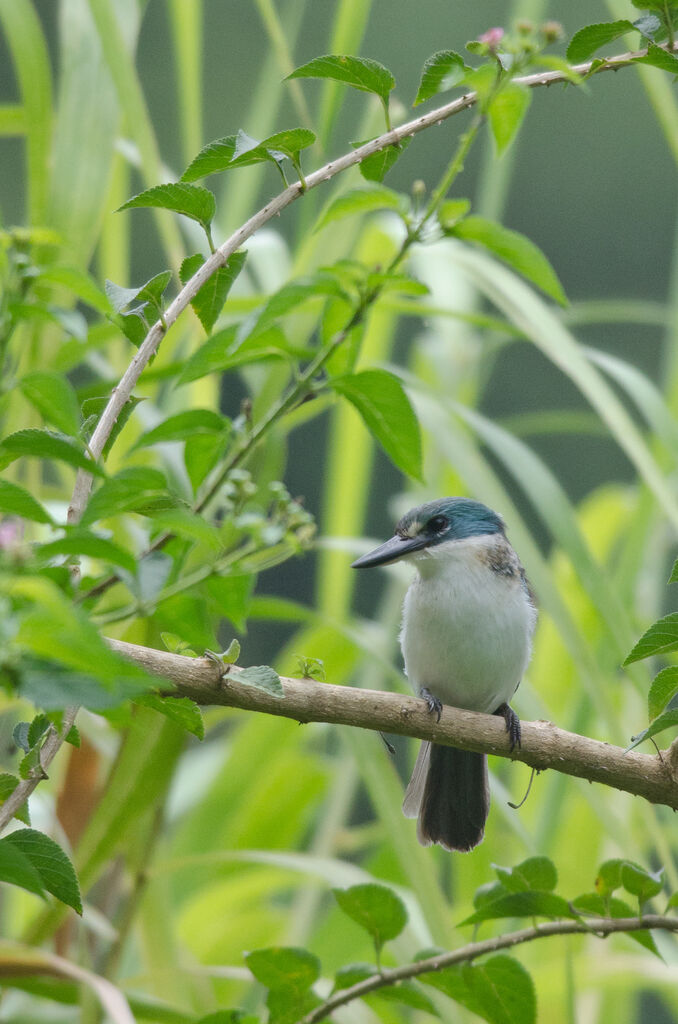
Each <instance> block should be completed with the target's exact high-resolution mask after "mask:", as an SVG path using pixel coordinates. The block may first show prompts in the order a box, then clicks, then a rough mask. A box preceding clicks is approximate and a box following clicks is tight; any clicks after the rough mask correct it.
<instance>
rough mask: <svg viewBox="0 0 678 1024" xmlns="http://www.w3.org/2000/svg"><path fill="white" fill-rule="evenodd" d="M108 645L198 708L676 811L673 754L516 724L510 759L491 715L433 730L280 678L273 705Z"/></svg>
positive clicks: (377, 693)
mask: <svg viewBox="0 0 678 1024" xmlns="http://www.w3.org/2000/svg"><path fill="white" fill-rule="evenodd" d="M108 643H109V644H110V646H111V647H112V649H113V650H114V651H117V652H118V653H119V654H121V655H123V656H124V657H126V658H129V659H130V660H132V661H135V662H136V663H137V664H139V665H142V666H143V667H144V668H145V669H146V670H147V671H149V672H151V673H153V674H154V675H159V676H162V677H163V678H165V679H169V680H171V681H172V682H173V683H175V684H176V686H177V689H178V692H179V693H180V694H182V695H185V696H188V697H192V698H193V700H195V701H196V702H197V703H198V704H220V705H224V706H226V707H234V708H242V709H243V710H246V711H263V712H265V713H266V714H269V715H282V716H283V717H284V718H292V719H295V720H296V721H298V722H304V723H305V722H330V723H332V724H333V725H351V726H357V727H358V728H361V729H373V730H376V731H379V732H386V733H393V734H397V735H402V736H414V737H417V738H419V739H422V740H433V741H434V742H435V743H440V744H442V745H444V746H451V747H459V748H461V749H462V750H477V751H480V752H482V753H485V754H496V755H498V756H499V757H508V758H511V759H512V760H514V761H522V762H523V763H524V764H527V765H530V767H532V768H536V769H537V770H538V771H544V770H545V769H546V768H553V769H555V770H556V771H559V772H564V773H565V774H566V775H574V776H576V777H577V778H580V779H588V780H589V782H602V783H603V784H604V785H606V786H612V787H613V788H614V789H618V790H623V791H624V792H627V793H633V794H634V795H635V796H642V797H645V799H646V800H649V801H650V802H651V803H655V804H666V805H667V806H668V807H672V808H673V809H674V810H678V761H677V759H676V758H675V757H674V756H673V751H665V752H664V754H663V755H654V756H653V755H650V754H639V753H636V752H635V751H629V752H628V753H626V752H625V751H624V750H623V749H622V748H621V747H615V746H612V745H611V744H609V743H601V742H600V741H599V740H592V739H589V738H588V737H586V736H579V735H577V734H576V733H572V732H566V731H565V730H564V729H558V728H557V727H556V726H555V725H553V724H552V723H551V722H523V723H522V745H521V747H520V749H518V750H514V751H510V750H509V740H508V736H507V734H506V729H505V727H504V721H503V719H500V718H496V717H495V716H493V715H481V714H477V713H475V712H472V711H462V710H460V709H457V708H443V712H442V715H441V718H440V722H436V720H435V717H434V716H433V715H431V714H429V712H428V711H427V709H426V705H425V703H424V702H423V701H421V700H419V699H417V698H416V697H408V696H403V695H402V694H399V693H388V692H386V691H381V690H361V689H358V688H356V687H352V686H333V685H331V684H329V683H316V682H314V681H312V680H310V679H289V678H283V679H282V684H283V690H284V697H283V698H279V697H275V696H273V695H271V694H269V693H266V692H264V691H263V690H257V689H254V688H253V687H251V686H247V685H244V684H243V683H240V682H238V671H239V670H238V669H237V668H235V667H232V668H231V670H230V671H229V673H228V675H227V676H224V677H223V679H222V678H220V676H221V669H220V667H219V666H218V665H217V664H215V662H213V661H211V660H210V659H209V658H187V657H184V656H183V655H179V654H170V653H167V652H165V651H154V650H152V649H150V648H148V647H138V646H136V645H135V644H128V643H125V642H124V641H122V640H109V641H108Z"/></svg>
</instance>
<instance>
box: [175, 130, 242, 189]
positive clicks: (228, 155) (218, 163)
mask: <svg viewBox="0 0 678 1024" xmlns="http://www.w3.org/2000/svg"><path fill="white" fill-rule="evenodd" d="M235 139H236V137H235V135H227V136H226V137H225V138H223V139H215V140H214V142H208V144H207V145H206V146H203V148H202V149H201V150H200V152H199V153H198V155H197V156H196V157H195V159H194V160H193V161H192V162H191V163H190V164H189V165H188V167H187V168H186V170H185V171H184V173H183V174H182V175H181V180H182V181H197V179H198V178H204V177H205V176H206V175H208V174H217V173H218V172H219V171H224V170H226V168H227V167H228V165H229V164H230V162H231V160H232V159H233V153H234V151H235Z"/></svg>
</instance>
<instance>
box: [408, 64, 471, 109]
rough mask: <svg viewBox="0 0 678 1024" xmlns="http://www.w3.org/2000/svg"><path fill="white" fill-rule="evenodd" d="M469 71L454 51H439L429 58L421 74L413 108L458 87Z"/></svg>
mask: <svg viewBox="0 0 678 1024" xmlns="http://www.w3.org/2000/svg"><path fill="white" fill-rule="evenodd" d="M470 70H471V69H470V68H469V67H468V65H467V64H465V63H464V60H463V58H462V57H460V56H459V54H458V53H455V52H454V50H440V51H439V52H438V53H434V54H433V56H431V57H429V58H428V60H427V61H426V63H425V64H424V67H423V68H422V72H421V81H420V82H419V88H418V89H417V95H416V97H415V100H414V104H413V106H415V107H416V106H417V105H418V104H419V103H423V102H424V100H430V99H431V97H432V96H437V94H438V93H440V92H447V90H448V89H453V88H454V87H455V85H460V84H461V83H462V82H463V81H464V77H465V75H466V74H467V72H468V71H470Z"/></svg>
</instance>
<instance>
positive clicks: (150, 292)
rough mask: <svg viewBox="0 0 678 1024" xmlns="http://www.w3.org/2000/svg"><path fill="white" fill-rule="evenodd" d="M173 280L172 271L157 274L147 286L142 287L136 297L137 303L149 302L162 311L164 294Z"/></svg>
mask: <svg viewBox="0 0 678 1024" xmlns="http://www.w3.org/2000/svg"><path fill="white" fill-rule="evenodd" d="M171 280H172V271H171V270H161V272H160V273H159V274H156V275H155V277H152V278H151V279H150V281H147V282H146V284H145V285H142V287H141V288H140V289H139V291H138V292H137V295H136V298H137V301H138V302H141V303H144V304H145V303H147V302H149V303H150V304H151V305H152V306H154V307H155V308H156V309H160V308H161V306H162V296H163V293H164V291H165V289H166V288H167V285H168V284H169V283H170V281H171Z"/></svg>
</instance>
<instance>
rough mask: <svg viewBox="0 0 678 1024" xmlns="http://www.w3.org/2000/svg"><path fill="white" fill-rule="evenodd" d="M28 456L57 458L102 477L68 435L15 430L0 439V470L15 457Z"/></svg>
mask: <svg viewBox="0 0 678 1024" xmlns="http://www.w3.org/2000/svg"><path fill="white" fill-rule="evenodd" d="M28 456H31V457H33V458H37V459H56V460H57V462H65V463H67V464H68V465H69V466H73V467H74V468H75V469H84V470H86V471H87V472H88V473H91V474H92V475H93V476H103V475H104V474H103V470H102V469H101V468H100V467H99V466H98V465H97V463H96V462H94V461H93V460H92V459H89V458H87V456H86V455H85V453H84V451H83V449H82V447H80V446H79V445H77V444H76V442H75V441H73V440H72V439H71V438H70V437H65V436H64V435H63V434H56V433H53V432H52V431H50V430H36V429H34V428H33V427H31V428H28V429H27V430H18V431H17V432H16V433H15V434H10V435H9V436H8V437H5V438H4V439H3V440H2V441H1V442H0V469H5V467H6V466H9V465H10V463H12V462H14V460H15V459H20V458H22V457H28Z"/></svg>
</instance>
